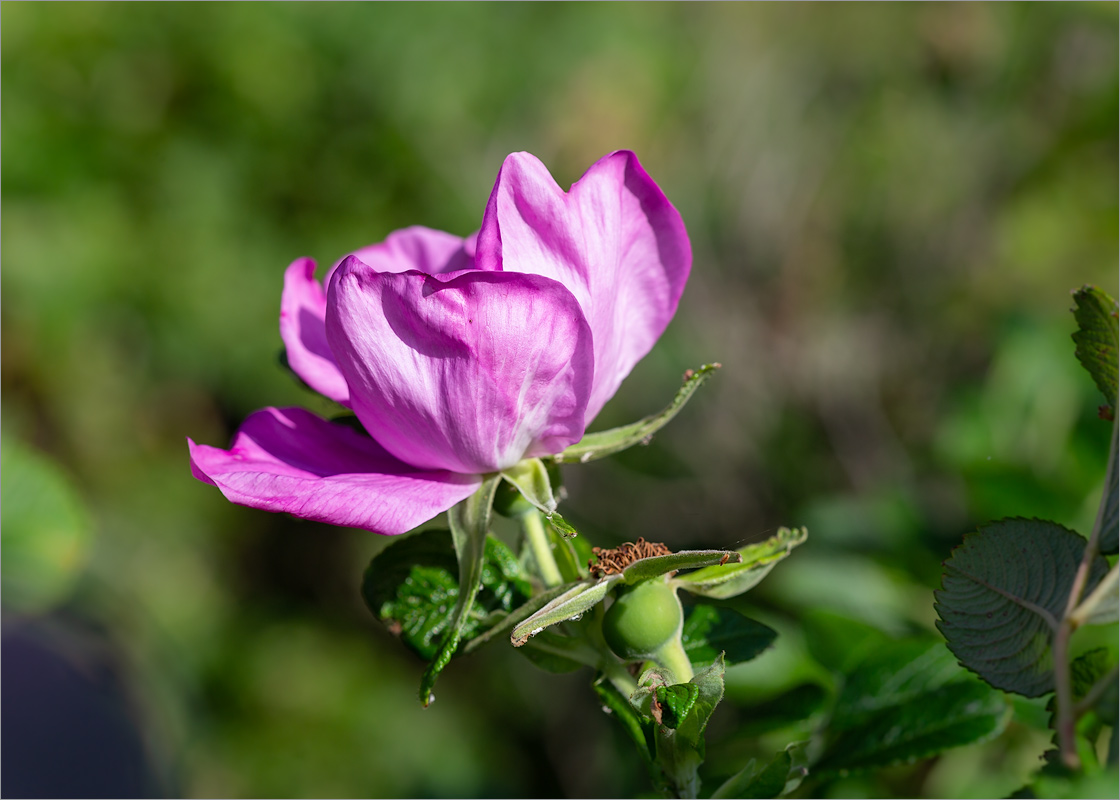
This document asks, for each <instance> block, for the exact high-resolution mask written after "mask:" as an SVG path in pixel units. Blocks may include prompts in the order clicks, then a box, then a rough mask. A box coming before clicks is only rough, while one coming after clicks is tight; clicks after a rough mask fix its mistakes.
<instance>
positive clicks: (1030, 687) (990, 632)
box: [934, 519, 1108, 697]
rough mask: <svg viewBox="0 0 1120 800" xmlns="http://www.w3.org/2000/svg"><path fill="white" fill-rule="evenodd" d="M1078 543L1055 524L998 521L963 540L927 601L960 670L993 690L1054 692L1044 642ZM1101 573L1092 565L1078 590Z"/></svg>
mask: <svg viewBox="0 0 1120 800" xmlns="http://www.w3.org/2000/svg"><path fill="white" fill-rule="evenodd" d="M1085 547H1086V541H1085V539H1083V538H1081V537H1080V536H1078V535H1077V534H1076V533H1074V532H1073V531H1071V530H1068V529H1067V528H1063V527H1062V526H1061V525H1058V524H1057V523H1055V522H1045V521H1042V520H1028V519H1005V520H1002V521H1000V522H995V523H991V524H989V525H986V526H984V527H982V528H981V529H980V530H979V532H976V533H970V534H966V535H965V537H964V541H963V542H962V543H961V545H960V546H958V547H957V548H956V549H955V550H954V551H953V555H952V557H951V558H949V560H948V561H946V562H945V573H944V575H943V576H942V584H941V586H942V588H941V589H940V590H939V591H937V592H935V593H934V597H935V598H936V605H935V608H936V610H937V613H938V615H939V616H940V617H941V619H940V620H938V622H937V627H938V629H939V630H940V631H941V633H942V634H944V636H945V640H946V641H947V642H948V644H949V649H950V650H952V651H953V654H954V655H956V657H957V658H958V659H960V662H961V663H962V664H963V665H964V666H966V667H968V668H969V669H970V670H972V671H973V672H975V673H976V674H978V675H979V676H980V677H982V678H983V679H984V680H986V681H988V683H990V684H991V685H992V686H995V687H996V688H997V689H1004V690H1006V691H1009V692H1017V693H1019V694H1022V695H1025V696H1026V697H1038V696H1039V695H1042V694H1045V693H1046V692H1049V691H1052V690H1053V688H1054V678H1053V672H1052V656H1051V651H1050V647H1051V641H1052V638H1053V634H1054V630H1055V629H1056V627H1057V622H1058V620H1059V619H1060V618H1061V616H1062V615H1063V614H1064V613H1065V606H1066V603H1067V601H1068V597H1069V593H1070V590H1071V588H1072V584H1073V576H1074V574H1075V573H1076V571H1077V566H1078V564H1079V563H1080V562H1081V557H1082V554H1083V553H1084V551H1085ZM1107 571H1108V563H1107V562H1106V561H1105V560H1104V559H1103V558H1102V557H1100V556H1097V557H1095V558H1094V560H1093V562H1092V567H1091V569H1090V574H1089V579H1088V582H1087V584H1086V590H1087V591H1091V590H1092V589H1093V588H1094V587H1095V586H1096V585H1097V584H1098V583H1099V582H1100V580H1101V578H1103V577H1104V575H1105V573H1106V572H1107Z"/></svg>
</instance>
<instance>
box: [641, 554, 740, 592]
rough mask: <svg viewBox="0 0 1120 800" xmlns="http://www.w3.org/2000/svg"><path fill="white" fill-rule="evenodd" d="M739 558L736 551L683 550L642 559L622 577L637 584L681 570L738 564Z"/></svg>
mask: <svg viewBox="0 0 1120 800" xmlns="http://www.w3.org/2000/svg"><path fill="white" fill-rule="evenodd" d="M739 558H741V556H740V555H739V554H738V553H736V552H735V551H734V550H681V551H680V552H679V553H669V554H668V555H664V556H650V557H649V558H640V559H638V560H637V561H635V562H633V563H632V564H630V565H628V566H627V567H626V568H625V569H623V570H622V577H623V580H625V581H626V583H627V584H635V583H639V582H641V581H644V580H648V579H650V578H656V577H657V576H659V575H664V574H665V573H667V572H675V571H677V570H679V569H692V568H693V567H705V566H707V565H709V564H719V563H720V562H724V561H726V562H730V563H736V562H737V561H738V559H739Z"/></svg>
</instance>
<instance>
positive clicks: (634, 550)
mask: <svg viewBox="0 0 1120 800" xmlns="http://www.w3.org/2000/svg"><path fill="white" fill-rule="evenodd" d="M591 552H592V553H594V554H595V558H597V559H598V563H595V562H594V561H588V562H587V567H588V569H590V570H591V577H592V578H602V577H603V576H605V575H617V574H618V573H620V572H622V570H624V569H626V568H627V567H628V566H630V565H631V564H633V563H634V562H635V561H638V560H639V559H642V558H651V557H653V556H667V555H670V554H671V553H672V552H673V551H672V550H670V549H669V548H668V547H666V546H665V545H663V544H662V543H661V542H647V541H646V540H645V539H643V538H642V537H641V536H639V537H638V541H636V542H623V543H622V544H620V545H619V546H618V547H610V548H603V547H592V548H591Z"/></svg>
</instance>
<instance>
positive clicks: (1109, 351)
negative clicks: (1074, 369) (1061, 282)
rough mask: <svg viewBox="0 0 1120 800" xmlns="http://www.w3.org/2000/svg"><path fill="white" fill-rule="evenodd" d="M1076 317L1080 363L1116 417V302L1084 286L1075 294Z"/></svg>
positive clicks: (1074, 339)
mask: <svg viewBox="0 0 1120 800" xmlns="http://www.w3.org/2000/svg"><path fill="white" fill-rule="evenodd" d="M1073 301H1074V303H1075V304H1076V306H1075V307H1074V309H1073V316H1074V317H1075V318H1076V319H1077V327H1078V331H1077V332H1076V333H1075V334H1073V341H1074V343H1075V344H1076V345H1077V360H1078V361H1080V362H1081V364H1082V365H1083V366H1084V367H1085V369H1087V370H1088V371H1089V374H1090V375H1092V376H1093V381H1094V383H1096V384H1097V388H1098V389H1100V390H1101V394H1103V395H1104V399H1105V402H1107V403H1108V406H1109V408H1110V409H1111V412H1112V418H1113V419H1115V417H1116V369H1117V366H1116V357H1117V351H1118V342H1117V339H1118V334H1117V310H1116V301H1115V300H1113V299H1112V298H1111V297H1109V296H1108V295H1107V294H1105V293H1104V292H1102V291H1101V290H1100V289H1098V288H1097V287H1095V286H1083V287H1081V288H1080V289H1078V290H1077V291H1075V292H1074V293H1073Z"/></svg>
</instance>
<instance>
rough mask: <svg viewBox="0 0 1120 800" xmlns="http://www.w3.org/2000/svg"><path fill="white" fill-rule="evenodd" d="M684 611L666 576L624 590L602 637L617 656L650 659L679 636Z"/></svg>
mask: <svg viewBox="0 0 1120 800" xmlns="http://www.w3.org/2000/svg"><path fill="white" fill-rule="evenodd" d="M683 623H684V612H683V610H682V609H681V601H680V600H678V599H677V593H676V591H675V590H674V589H673V588H672V587H670V586H669V584H668V583H666V582H665V579H664V577H658V578H652V579H650V580H648V581H643V582H642V583H639V584H637V585H636V586H633V587H631V588H629V589H626V590H623V591H622V592H621V593H620V594H619V595H618V596H617V597H616V598H615V600H614V603H613V604H612V605H611V607H610V608H609V609H607V613H606V615H605V616H604V617H603V638H604V639H606V641H607V644H608V645H609V646H610V648H611V650H613V651H614V653H615V655H617V656H618V657H619V658H624V659H627V660H632V659H636V658H651V657H653V656H654V655H655V654H656V653H657V652H658V651H659V650H660V649H661V648H662V646H663V645H665V644H666V643H667V642H669V641H670V640H671V639H673V638H674V637H676V636H678V635H679V634H680V630H681V626H682V625H683Z"/></svg>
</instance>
